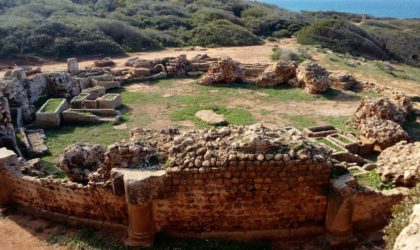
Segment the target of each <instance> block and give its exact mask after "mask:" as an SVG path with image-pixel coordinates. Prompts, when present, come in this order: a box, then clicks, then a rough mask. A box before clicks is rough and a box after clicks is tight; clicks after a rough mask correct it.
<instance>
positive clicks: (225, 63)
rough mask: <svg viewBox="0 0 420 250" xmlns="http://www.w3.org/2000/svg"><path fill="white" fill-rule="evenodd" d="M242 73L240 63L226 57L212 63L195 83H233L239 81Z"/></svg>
mask: <svg viewBox="0 0 420 250" xmlns="http://www.w3.org/2000/svg"><path fill="white" fill-rule="evenodd" d="M243 75H244V71H243V69H242V66H241V64H240V63H239V62H236V61H234V60H232V59H231V58H228V57H227V58H223V59H221V60H220V61H218V62H216V63H213V64H212V65H211V66H210V68H209V70H208V71H207V73H205V74H204V75H202V76H201V77H200V78H199V79H198V80H197V83H198V84H201V85H211V84H217V83H234V82H237V81H240V80H241V79H242V78H243Z"/></svg>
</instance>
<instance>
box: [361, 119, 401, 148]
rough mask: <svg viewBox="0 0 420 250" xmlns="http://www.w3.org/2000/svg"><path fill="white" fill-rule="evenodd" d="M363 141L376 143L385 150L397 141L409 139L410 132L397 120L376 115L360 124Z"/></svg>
mask: <svg viewBox="0 0 420 250" xmlns="http://www.w3.org/2000/svg"><path fill="white" fill-rule="evenodd" d="M358 128H359V130H360V135H361V136H362V141H363V140H366V139H367V140H366V141H368V142H370V143H374V144H375V145H376V146H377V148H378V149H379V150H383V149H385V148H388V147H390V146H393V145H395V144H396V143H398V142H400V141H404V140H408V134H407V132H405V131H404V129H403V128H402V127H401V125H399V124H398V123H396V122H393V121H391V120H381V119H377V118H375V117H372V118H367V119H364V120H363V121H362V122H361V123H360V124H359V127H358Z"/></svg>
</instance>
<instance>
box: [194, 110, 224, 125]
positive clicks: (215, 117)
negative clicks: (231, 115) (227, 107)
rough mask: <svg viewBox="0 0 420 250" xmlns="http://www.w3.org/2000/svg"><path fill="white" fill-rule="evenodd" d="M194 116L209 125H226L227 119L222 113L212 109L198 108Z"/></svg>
mask: <svg viewBox="0 0 420 250" xmlns="http://www.w3.org/2000/svg"><path fill="white" fill-rule="evenodd" d="M195 116H196V117H197V118H198V119H200V120H201V121H203V122H205V123H207V124H210V125H226V124H227V121H226V119H225V117H224V116H223V115H219V114H217V113H216V112H214V111H213V110H200V111H198V112H197V113H195Z"/></svg>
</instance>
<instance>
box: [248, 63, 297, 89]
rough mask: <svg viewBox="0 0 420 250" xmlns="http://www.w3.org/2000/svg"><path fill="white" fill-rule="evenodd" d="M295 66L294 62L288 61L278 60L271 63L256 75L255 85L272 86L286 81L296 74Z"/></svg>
mask: <svg viewBox="0 0 420 250" xmlns="http://www.w3.org/2000/svg"><path fill="white" fill-rule="evenodd" d="M296 67H297V66H296V63H294V62H290V61H279V62H277V63H275V64H272V65H270V66H269V67H268V68H266V69H265V70H264V72H263V73H262V74H261V75H260V76H258V78H257V80H256V85H257V86H258V87H273V86H277V85H279V84H281V83H287V82H288V81H289V80H291V79H292V78H294V77H295V76H296Z"/></svg>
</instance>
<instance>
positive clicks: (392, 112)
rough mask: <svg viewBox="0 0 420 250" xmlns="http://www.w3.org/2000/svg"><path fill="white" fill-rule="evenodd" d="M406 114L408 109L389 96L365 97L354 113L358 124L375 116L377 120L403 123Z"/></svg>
mask: <svg viewBox="0 0 420 250" xmlns="http://www.w3.org/2000/svg"><path fill="white" fill-rule="evenodd" d="M406 116H407V112H406V110H404V108H402V107H400V106H397V105H396V104H395V103H394V102H392V101H391V100H390V99H389V98H385V97H382V98H378V99H373V98H369V97H365V98H363V99H362V100H361V101H360V104H359V107H358V108H357V110H356V112H355V114H354V122H355V124H356V125H357V124H360V123H361V122H363V120H365V119H367V118H375V119H377V120H390V121H393V122H396V123H399V124H402V123H403V122H404V121H405V117H406Z"/></svg>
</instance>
